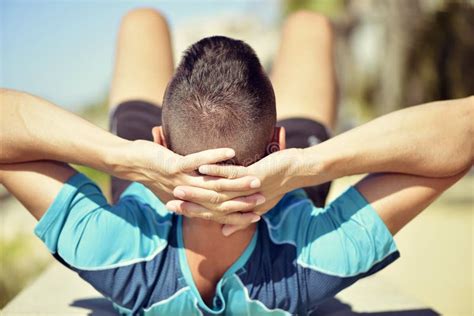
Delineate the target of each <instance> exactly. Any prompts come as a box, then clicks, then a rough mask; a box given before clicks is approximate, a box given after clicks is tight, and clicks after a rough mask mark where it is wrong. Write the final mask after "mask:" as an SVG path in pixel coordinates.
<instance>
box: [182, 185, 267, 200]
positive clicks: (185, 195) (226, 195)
mask: <svg viewBox="0 0 474 316" xmlns="http://www.w3.org/2000/svg"><path fill="white" fill-rule="evenodd" d="M243 194H245V193H242V192H215V191H213V190H207V189H202V188H198V187H192V186H185V185H180V186H177V187H176V188H175V189H174V190H173V195H174V196H175V197H176V198H178V199H180V200H186V201H190V202H194V203H199V204H202V203H206V204H215V205H217V204H220V203H224V202H226V201H229V200H231V199H235V198H238V197H242V195H243ZM246 196H247V197H249V198H251V199H255V202H256V205H260V204H261V203H262V200H261V199H259V198H260V197H261V194H257V192H254V193H252V192H248V193H247V195H246Z"/></svg>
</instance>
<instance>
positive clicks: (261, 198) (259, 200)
mask: <svg viewBox="0 0 474 316" xmlns="http://www.w3.org/2000/svg"><path fill="white" fill-rule="evenodd" d="M263 203H265V198H264V197H263V196H259V197H258V198H257V205H261V204H263Z"/></svg>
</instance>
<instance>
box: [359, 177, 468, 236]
mask: <svg viewBox="0 0 474 316" xmlns="http://www.w3.org/2000/svg"><path fill="white" fill-rule="evenodd" d="M464 174H465V172H463V173H461V174H458V175H456V176H452V177H447V178H426V177H420V176H414V175H406V174H371V175H368V176H367V177H365V178H364V179H362V180H361V181H360V182H359V183H357V185H356V188H357V190H358V191H359V192H360V193H361V194H362V195H363V196H364V197H365V198H366V199H367V201H368V202H369V203H370V204H371V205H372V207H373V208H374V209H375V210H376V212H377V213H378V214H379V216H380V217H381V218H382V220H383V221H384V223H385V225H386V226H387V227H388V229H389V230H390V232H391V233H392V235H395V234H396V233H397V232H398V231H399V230H400V229H402V228H403V227H404V226H405V225H406V224H408V223H409V222H410V221H411V220H412V219H413V218H415V217H416V216H417V215H418V214H419V213H420V212H421V211H423V210H424V209H425V208H426V207H427V206H428V205H430V204H431V203H432V202H433V201H434V200H435V199H436V198H437V197H438V196H439V195H441V193H443V192H444V191H445V190H446V189H448V188H449V187H450V186H451V185H453V184H454V183H455V182H456V181H458V180H459V179H460V178H462V176H463V175H464Z"/></svg>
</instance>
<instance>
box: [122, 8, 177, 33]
mask: <svg viewBox="0 0 474 316" xmlns="http://www.w3.org/2000/svg"><path fill="white" fill-rule="evenodd" d="M148 25H153V26H154V27H156V26H159V27H165V28H166V27H168V23H167V21H166V18H165V16H164V15H163V14H162V13H161V12H160V11H158V10H155V9H152V8H139V9H133V10H131V11H129V12H127V14H125V16H124V17H123V18H122V28H135V27H143V26H148Z"/></svg>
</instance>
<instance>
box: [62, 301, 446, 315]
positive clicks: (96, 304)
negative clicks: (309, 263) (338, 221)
mask: <svg viewBox="0 0 474 316" xmlns="http://www.w3.org/2000/svg"><path fill="white" fill-rule="evenodd" d="M71 306H74V307H80V308H84V309H89V310H90V313H89V314H88V315H90V316H104V315H105V316H107V315H116V312H115V310H114V308H113V307H112V303H111V302H110V301H109V300H107V299H105V298H88V299H82V300H76V301H74V302H72V303H71ZM311 315H314V316H351V315H357V316H435V315H440V314H438V313H437V312H435V311H434V310H432V309H414V310H398V311H384V312H375V313H358V312H354V311H353V310H352V307H351V306H350V305H349V304H345V303H342V302H341V301H340V300H338V299H337V298H333V299H330V300H328V301H327V302H325V303H324V304H323V305H321V306H320V307H319V308H318V310H317V311H315V312H314V313H312V314H311Z"/></svg>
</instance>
